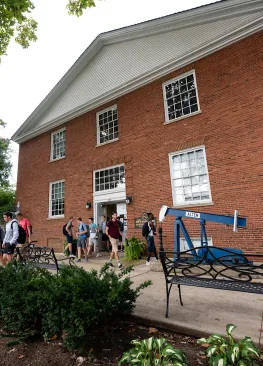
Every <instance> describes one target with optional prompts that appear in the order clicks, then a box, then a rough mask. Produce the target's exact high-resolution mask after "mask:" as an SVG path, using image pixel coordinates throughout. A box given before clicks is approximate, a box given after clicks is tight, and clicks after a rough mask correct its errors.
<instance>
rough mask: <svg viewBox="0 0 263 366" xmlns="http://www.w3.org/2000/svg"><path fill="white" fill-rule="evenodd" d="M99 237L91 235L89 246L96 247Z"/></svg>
mask: <svg viewBox="0 0 263 366" xmlns="http://www.w3.org/2000/svg"><path fill="white" fill-rule="evenodd" d="M97 240H98V239H97V236H95V235H94V234H90V237H89V245H94V246H96V245H97Z"/></svg>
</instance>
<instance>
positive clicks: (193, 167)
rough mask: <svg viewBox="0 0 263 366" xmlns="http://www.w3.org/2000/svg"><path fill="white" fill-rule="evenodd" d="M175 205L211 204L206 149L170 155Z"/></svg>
mask: <svg viewBox="0 0 263 366" xmlns="http://www.w3.org/2000/svg"><path fill="white" fill-rule="evenodd" d="M170 169H171V181H172V191H173V201H174V205H180V206H182V205H189V204H191V205H192V204H196V203H205V202H211V193H210V185H209V177H208V170H207V164H206V156H205V149H204V147H197V148H195V149H191V150H185V151H180V152H177V153H172V154H170Z"/></svg>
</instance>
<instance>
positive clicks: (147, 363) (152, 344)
mask: <svg viewBox="0 0 263 366" xmlns="http://www.w3.org/2000/svg"><path fill="white" fill-rule="evenodd" d="M131 344H133V346H134V347H133V348H132V349H130V351H128V352H125V353H124V354H123V356H122V358H121V360H120V361H119V365H122V364H126V365H138V366H187V364H186V363H185V362H186V361H185V360H186V356H185V353H184V352H183V351H182V350H180V349H176V348H174V347H173V346H172V345H170V344H168V343H167V342H166V340H165V339H164V338H154V337H151V338H148V339H144V340H142V341H140V340H133V341H132V342H131Z"/></svg>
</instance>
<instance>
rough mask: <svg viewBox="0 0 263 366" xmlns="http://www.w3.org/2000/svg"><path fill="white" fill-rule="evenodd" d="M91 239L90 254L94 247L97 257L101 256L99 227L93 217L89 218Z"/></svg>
mask: <svg viewBox="0 0 263 366" xmlns="http://www.w3.org/2000/svg"><path fill="white" fill-rule="evenodd" d="M88 223H89V240H88V245H87V247H88V256H89V254H90V252H91V251H92V248H94V253H95V254H96V258H99V257H100V252H99V245H98V228H97V225H96V224H95V223H94V219H93V217H90V218H89V221H88Z"/></svg>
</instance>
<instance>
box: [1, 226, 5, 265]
mask: <svg viewBox="0 0 263 366" xmlns="http://www.w3.org/2000/svg"><path fill="white" fill-rule="evenodd" d="M4 237H5V232H4V229H3V228H2V226H1V225H0V262H1V263H2V264H3V250H4V249H2V244H3V241H4Z"/></svg>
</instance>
